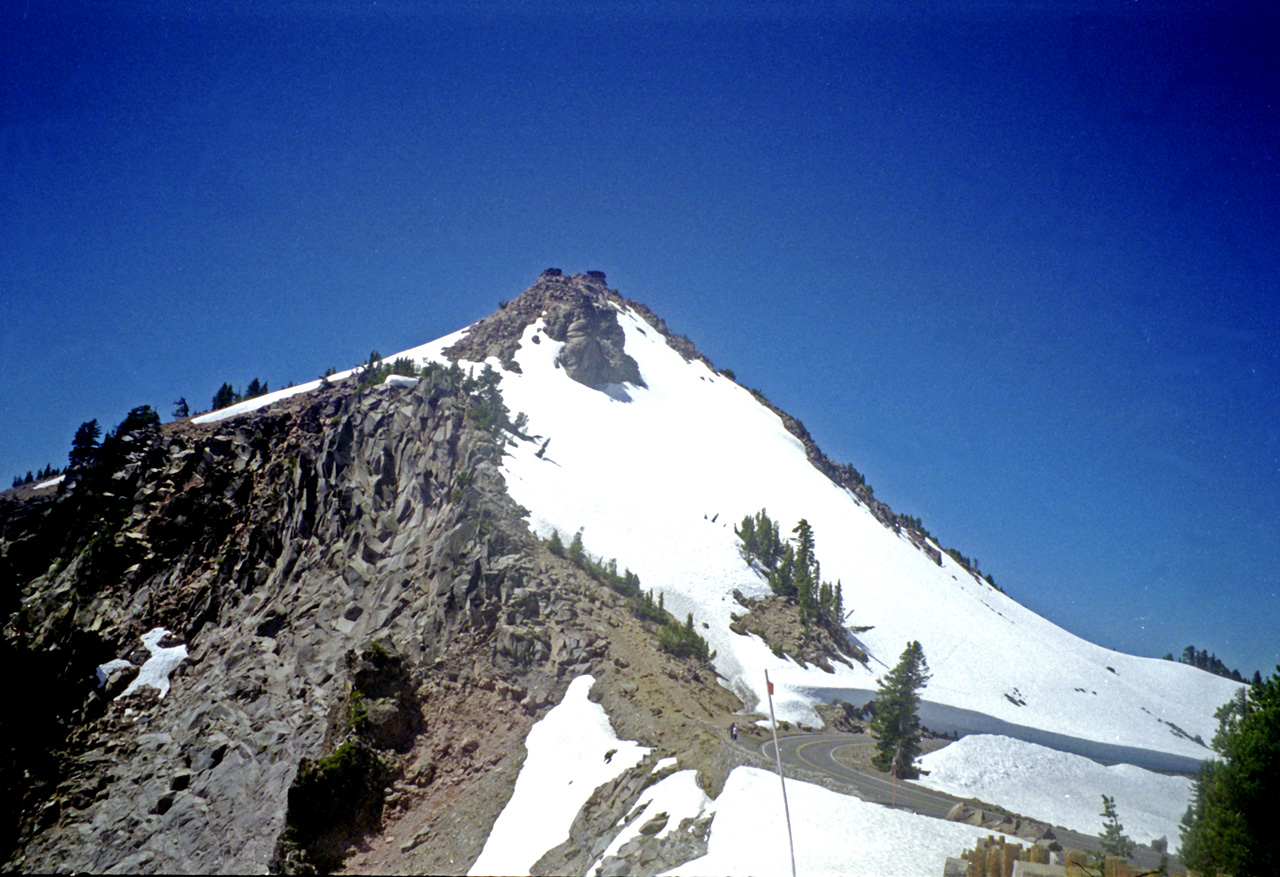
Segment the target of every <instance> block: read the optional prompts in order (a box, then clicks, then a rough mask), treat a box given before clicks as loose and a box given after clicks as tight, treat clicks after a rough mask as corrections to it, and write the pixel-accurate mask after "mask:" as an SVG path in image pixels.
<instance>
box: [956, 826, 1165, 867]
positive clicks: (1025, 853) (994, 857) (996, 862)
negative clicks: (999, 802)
mask: <svg viewBox="0 0 1280 877" xmlns="http://www.w3.org/2000/svg"><path fill="white" fill-rule="evenodd" d="M960 858H961V859H962V860H963V861H964V863H965V871H964V874H965V877H1013V872H1014V863H1015V862H1026V863H1027V865H1024V866H1023V867H1022V868H1020V869H1019V870H1020V871H1021V872H1023V873H1028V874H1037V875H1039V874H1044V875H1050V874H1058V875H1062V877H1144V875H1149V874H1151V873H1152V871H1151V870H1150V869H1147V868H1138V867H1135V866H1134V865H1131V864H1129V863H1128V862H1126V861H1125V860H1124V859H1118V858H1116V857H1115V856H1107V857H1106V859H1105V860H1104V862H1103V865H1102V868H1101V869H1099V868H1098V867H1097V866H1096V865H1094V864H1093V861H1094V857H1093V854H1092V853H1086V852H1081V851H1080V850H1066V851H1065V852H1064V853H1063V854H1062V864H1061V865H1053V864H1051V863H1050V855H1049V850H1048V848H1047V847H1044V846H1041V845H1039V844H1032V845H1030V846H1027V847H1024V846H1023V845H1022V844H1020V843H1010V842H1008V841H1006V840H1005V838H1004V837H1003V836H999V837H997V836H995V835H990V834H989V835H987V836H986V838H979V839H978V842H977V844H976V845H975V846H974V848H973V849H971V850H965V851H964V852H963V853H961V854H960ZM951 861H955V860H951ZM958 864H959V863H958V862H957V863H956V865H958ZM950 867H952V866H950V865H949V866H948V868H950ZM948 873H950V872H948ZM957 873H958V872H957ZM1169 874H1170V877H1187V874H1186V872H1185V871H1176V872H1175V871H1170V872H1169Z"/></svg>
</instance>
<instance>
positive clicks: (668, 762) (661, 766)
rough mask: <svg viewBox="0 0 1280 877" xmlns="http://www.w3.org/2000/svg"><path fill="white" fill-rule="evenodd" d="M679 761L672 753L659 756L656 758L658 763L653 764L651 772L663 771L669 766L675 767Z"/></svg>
mask: <svg viewBox="0 0 1280 877" xmlns="http://www.w3.org/2000/svg"><path fill="white" fill-rule="evenodd" d="M679 763H680V759H678V758H676V757H675V756H674V755H672V756H670V757H668V758H660V759H658V763H657V764H655V765H654V766H653V772H654V773H658V772H660V771H664V770H666V769H667V768H669V767H675V766H676V765H677V764H679Z"/></svg>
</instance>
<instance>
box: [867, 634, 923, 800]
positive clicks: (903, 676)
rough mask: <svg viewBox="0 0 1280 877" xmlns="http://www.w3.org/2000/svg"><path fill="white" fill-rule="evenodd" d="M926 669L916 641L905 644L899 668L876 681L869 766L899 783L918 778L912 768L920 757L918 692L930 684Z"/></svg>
mask: <svg viewBox="0 0 1280 877" xmlns="http://www.w3.org/2000/svg"><path fill="white" fill-rule="evenodd" d="M928 671H929V665H928V664H927V663H926V662H925V659H924V649H923V648H921V646H920V643H919V642H918V641H915V640H913V641H912V642H910V643H908V644H907V647H906V649H904V650H903V652H902V656H901V657H900V658H899V659H898V665H897V666H896V667H894V668H893V669H892V670H891V671H889V675H887V676H885V677H883V678H882V679H880V681H879V689H878V690H877V692H876V699H875V715H874V716H872V718H871V722H870V728H871V733H873V734H875V736H876V754H875V756H874V757H873V758H872V759H871V762H872V764H874V765H875V766H876V767H877V768H879V769H880V770H883V771H887V772H890V773H892V774H893V775H894V776H896V777H897V778H898V779H914V778H915V777H917V776H919V770H918V769H917V768H916V766H915V761H916V757H917V756H918V755H919V754H920V717H919V716H918V715H917V713H916V708H917V707H918V706H919V704H920V689H922V688H924V686H925V684H926V683H927V682H928V681H929V679H930V676H929V672H928Z"/></svg>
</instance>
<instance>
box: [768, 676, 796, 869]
mask: <svg viewBox="0 0 1280 877" xmlns="http://www.w3.org/2000/svg"><path fill="white" fill-rule="evenodd" d="M764 687H765V690H766V691H768V692H769V722H770V723H771V724H772V725H773V754H774V755H775V756H777V758H778V781H779V782H781V783H782V811H783V812H784V813H785V814H786V815H787V843H788V844H790V845H791V877H796V840H795V838H794V837H792V835H791V806H790V805H789V804H787V781H786V779H785V778H784V777H783V776H782V750H781V749H780V748H778V720H777V719H776V718H774V716H773V683H772V682H770V681H769V671H768V670H765V671H764Z"/></svg>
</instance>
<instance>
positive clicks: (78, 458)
mask: <svg viewBox="0 0 1280 877" xmlns="http://www.w3.org/2000/svg"><path fill="white" fill-rule="evenodd" d="M100 435H102V428H101V427H100V426H98V421H97V420H87V421H85V422H84V423H82V424H80V428H79V429H77V430H76V436H75V438H73V439H72V440H71V453H70V454H69V455H68V457H67V465H68V466H69V467H70V468H72V469H81V468H83V467H85V466H89V465H91V464H92V463H93V461H94V458H95V456H96V455H97V452H98V437H99V436H100Z"/></svg>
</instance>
